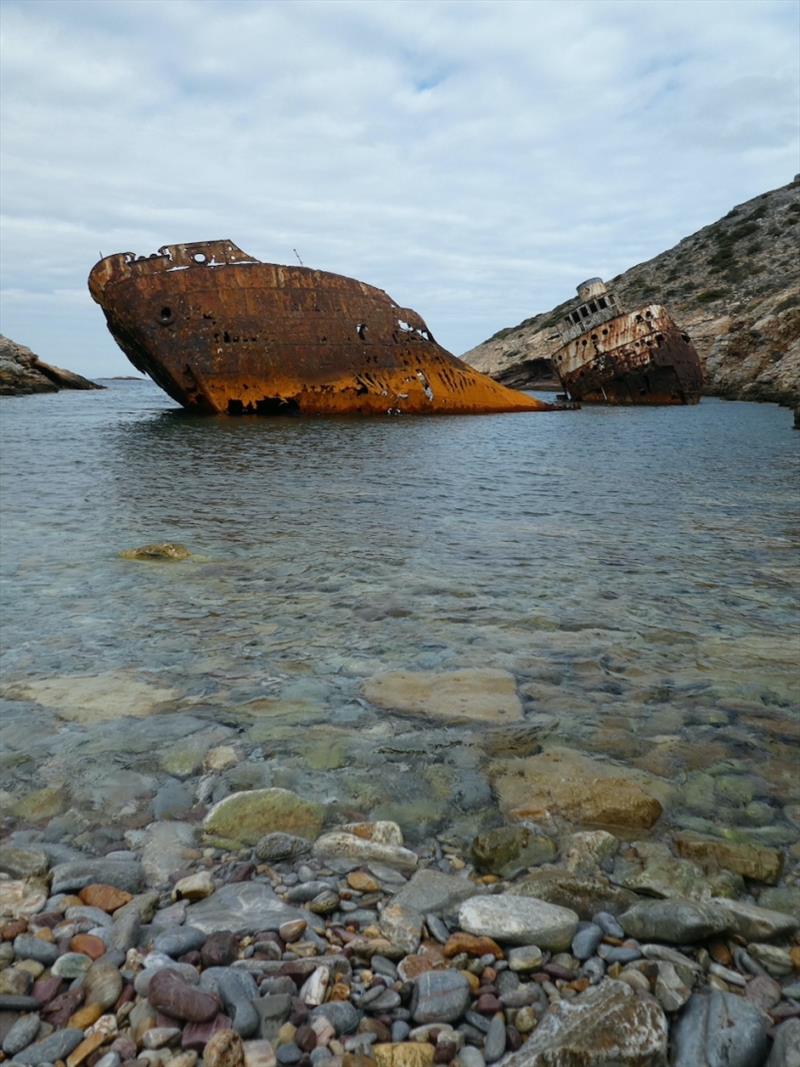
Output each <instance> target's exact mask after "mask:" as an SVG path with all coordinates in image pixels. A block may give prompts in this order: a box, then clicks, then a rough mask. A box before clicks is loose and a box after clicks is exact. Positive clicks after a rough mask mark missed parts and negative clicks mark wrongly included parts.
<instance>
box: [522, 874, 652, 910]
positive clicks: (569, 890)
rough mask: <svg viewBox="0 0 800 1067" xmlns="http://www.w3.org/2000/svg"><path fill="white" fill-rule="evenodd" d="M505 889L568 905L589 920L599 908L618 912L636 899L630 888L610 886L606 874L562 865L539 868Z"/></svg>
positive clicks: (567, 906)
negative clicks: (580, 871) (584, 872)
mask: <svg viewBox="0 0 800 1067" xmlns="http://www.w3.org/2000/svg"><path fill="white" fill-rule="evenodd" d="M508 892H509V893H510V894H511V895H512V896H525V897H536V898H537V900H545V901H547V902H548V903H549V904H558V905H560V906H561V907H563V908H571V909H572V910H573V911H575V912H577V914H578V915H579V916H580V917H581V918H582V919H591V917H592V916H593V915H594V914H596V913H597V912H598V911H607V912H612V913H613V914H615V915H618V914H619V913H620V912H622V911H625V909H626V908H629V907H631V906H632V905H633V904H635V903H636V901H637V899H638V898H637V897H636V895H635V894H634V893H631V892H629V890H627V889H620V888H619V887H618V886H615V885H612V884H611V882H609V880H608V878H606V877H605V875H602V874H599V873H596V874H595V875H594V876H589V875H582V874H580V875H579V874H572V873H570V872H569V871H566V870H564V868H563V867H539V868H537V869H536V870H535V871H532V872H531V873H530V874H529V875H527V876H526V877H525V878H524V879H523V880H522V881H520V882H516V883H514V884H513V885H511V886H510V887H509V889H508Z"/></svg>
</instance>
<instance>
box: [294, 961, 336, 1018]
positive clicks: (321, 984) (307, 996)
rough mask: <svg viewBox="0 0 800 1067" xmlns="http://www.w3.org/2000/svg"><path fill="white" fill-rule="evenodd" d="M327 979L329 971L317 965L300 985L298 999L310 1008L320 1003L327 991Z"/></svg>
mask: <svg viewBox="0 0 800 1067" xmlns="http://www.w3.org/2000/svg"><path fill="white" fill-rule="evenodd" d="M329 979H330V971H329V970H328V968H327V967H317V969H316V970H315V971H312V972H311V974H310V975H309V976H308V978H306V980H305V982H303V985H302V986H301V987H300V999H301V1000H302V1001H303V1003H304V1004H307V1005H308V1006H309V1007H310V1008H312V1007H316V1006H317V1005H318V1004H322V1002H323V1001H324V1000H325V994H326V993H327V991H328V981H329Z"/></svg>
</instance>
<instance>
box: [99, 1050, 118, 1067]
mask: <svg viewBox="0 0 800 1067" xmlns="http://www.w3.org/2000/svg"><path fill="white" fill-rule="evenodd" d="M121 1063H122V1057H121V1056H120V1054H119V1053H118V1052H107V1053H106V1054H105V1056H101V1057H100V1059H99V1060H98V1061H97V1063H96V1064H95V1065H94V1067H120V1065H121Z"/></svg>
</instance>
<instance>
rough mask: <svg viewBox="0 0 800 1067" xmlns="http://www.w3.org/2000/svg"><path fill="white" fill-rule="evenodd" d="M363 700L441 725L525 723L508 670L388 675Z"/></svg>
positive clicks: (368, 687)
mask: <svg viewBox="0 0 800 1067" xmlns="http://www.w3.org/2000/svg"><path fill="white" fill-rule="evenodd" d="M364 696H365V697H366V699H367V700H368V701H369V702H370V703H371V704H375V705H376V706H377V707H379V708H386V709H387V710H390V711H400V712H405V713H406V714H409V715H418V716H422V717H423V718H426V719H432V720H434V721H440V722H488V723H499V724H504V723H513V722H518V721H520V720H521V719H522V703H521V701H520V699H519V696H518V694H517V683H516V680H515V678H514V676H513V674H510V673H509V672H508V671H503V670H496V669H494V668H466V669H464V670H457V671H383V672H381V673H380V674H375V675H373V676H372V677H371V678H369V679H367V681H366V682H365V683H364Z"/></svg>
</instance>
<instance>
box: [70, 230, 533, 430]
mask: <svg viewBox="0 0 800 1067" xmlns="http://www.w3.org/2000/svg"><path fill="white" fill-rule="evenodd" d="M89 291H90V292H91V294H92V297H93V298H94V300H95V301H96V302H97V303H98V304H99V305H100V307H101V308H102V309H103V312H104V314H105V317H106V322H107V323H108V328H109V330H110V331H111V334H112V335H113V337H114V339H115V340H116V342H117V344H118V345H119V346H120V348H121V349H122V351H123V352H124V353H125V355H126V356H127V357H128V359H129V360H130V361H131V363H132V364H133V365H134V367H136V369H137V370H139V371H142V372H143V373H145V374H149V375H150V377H151V378H152V379H153V380H154V381H155V382H157V383H158V384H159V385H160V386H161V388H162V389H164V390H165V392H167V393H169V395H170V396H171V397H172V398H173V399H174V400H177V401H178V403H180V404H182V405H183V406H184V407H186V408H188V409H189V410H192V411H196V412H199V413H204V414H212V415H214V414H217V415H218V414H228V415H250V414H254V415H401V414H409V415H428V414H431V415H440V414H450V415H473V414H475V415H477V414H488V413H493V412H516V411H552V410H553V409H554V405H552V404H546V403H544V402H543V401H541V400H537V399H535V398H534V397H532V396H526V395H525V394H524V393H518V392H516V391H515V390H513V389H509V388H507V387H506V386H504V385H500V384H499V383H497V382H495V381H493V380H492V379H491V378H489V377H488V376H487V375H485V374H481V373H479V372H478V371H476V370H474V369H473V368H472V367H470V366H468V365H467V364H466V363H463V362H462V361H461V360H460V359H458V358H456V356H454V355H451V353H450V352H447V351H446V350H445V349H444V348H442V347H441V345H439V344H437V342H436V341H435V339H434V337H433V335H432V334H431V332H430V330H429V329H428V327H427V325H426V324H425V322H424V321H423V320H422V319H421V318H420V316H419V315H418V314H417V313H416V312H415V311H412V310H410V309H409V308H402V307H399V306H398V305H397V304H396V303H395V302H394V301H393V300H392V298H391V297H390V296H389V295H388V294H387V293H385V292H384V291H383V290H382V289H377V288H375V287H374V286H371V285H366V284H365V283H364V282H360V281H357V280H356V279H355V278H346V277H343V276H342V275H339V274H331V273H328V272H327V271H321V270H312V269H311V268H308V267H303V266H297V267H295V266H281V265H280V264H277V263H262V262H260V261H259V260H257V259H254V258H253V256H249V255H247V253H246V252H243V251H242V250H241V249H240V248H237V246H236V245H235V244H233V242H232V241H224V240H223V241H202V242H196V243H192V244H177V245H165V246H164V247H163V248H160V249H159V250H158V252H156V253H153V255H151V256H136V255H134V253H132V252H122V253H119V254H117V255H112V256H106V257H105V258H104V259H101V260H100V262H99V263H97V264H95V266H94V267H93V268H92V271H91V273H90V274H89Z"/></svg>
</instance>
